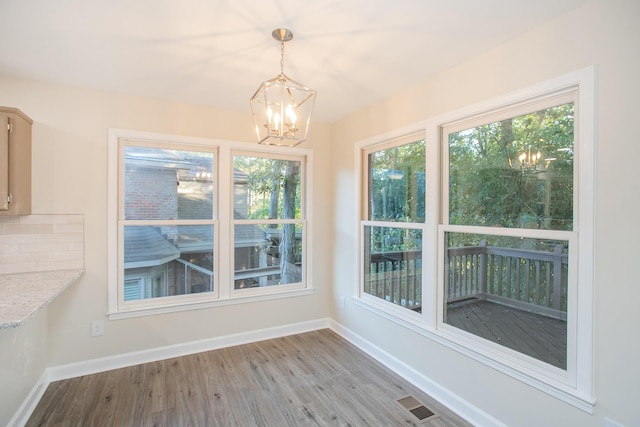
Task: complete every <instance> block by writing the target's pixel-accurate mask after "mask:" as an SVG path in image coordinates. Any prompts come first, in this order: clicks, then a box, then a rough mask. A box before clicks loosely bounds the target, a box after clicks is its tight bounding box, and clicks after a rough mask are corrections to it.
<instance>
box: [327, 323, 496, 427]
mask: <svg viewBox="0 0 640 427" xmlns="http://www.w3.org/2000/svg"><path fill="white" fill-rule="evenodd" d="M329 323H330V326H329V327H330V328H331V330H333V331H334V332H335V333H337V334H338V335H340V336H341V337H343V338H344V339H346V340H347V341H349V342H350V343H351V344H353V345H355V346H356V347H358V348H359V349H360V350H362V351H364V352H365V353H367V354H368V355H369V356H371V357H373V358H374V359H376V360H377V361H378V362H380V363H382V364H383V365H384V366H386V367H387V368H389V369H391V370H392V371H393V372H395V373H396V374H398V375H400V376H401V377H402V378H404V379H405V380H406V381H408V382H410V383H411V384H413V385H414V386H416V387H418V388H419V389H420V390H422V391H423V392H425V393H427V394H428V395H429V396H431V397H433V398H434V399H435V400H437V401H438V402H440V403H441V404H443V405H444V406H446V407H447V408H449V409H451V410H452V411H453V412H455V413H456V414H458V415H459V416H461V417H462V418H464V419H465V420H467V421H469V422H470V423H471V424H473V425H475V426H487V427H489V426H491V427H506V425H505V424H504V423H502V422H500V421H499V420H497V419H495V418H494V417H492V416H491V415H489V414H487V413H486V412H484V411H482V410H481V409H480V408H478V407H476V406H473V405H471V404H470V403H469V402H467V401H466V400H463V399H461V398H460V397H459V396H458V395H456V394H455V393H452V392H451V391H450V390H447V389H446V388H444V387H442V386H441V385H439V384H437V383H435V382H433V381H431V380H430V379H429V378H427V377H426V376H424V375H423V374H421V373H420V372H418V371H416V370H415V369H413V368H412V367H411V366H409V365H407V364H406V363H404V362H402V361H400V360H398V359H397V358H395V357H394V356H392V355H391V354H389V353H387V352H386V351H384V350H382V349H381V348H380V347H377V346H375V345H374V344H373V343H371V342H370V341H367V340H365V339H364V338H362V337H361V336H360V335H358V334H356V333H354V332H353V331H351V330H350V329H347V328H345V327H344V326H342V325H340V324H339V323H337V322H335V321H333V320H330V321H329Z"/></svg>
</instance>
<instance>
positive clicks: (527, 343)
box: [446, 299, 567, 369]
mask: <svg viewBox="0 0 640 427" xmlns="http://www.w3.org/2000/svg"><path fill="white" fill-rule="evenodd" d="M446 323H448V324H450V325H452V326H455V327H456V328H459V329H462V330H464V331H467V332H469V333H472V334H474V335H476V336H479V337H481V338H484V339H486V340H489V341H492V342H495V343H497V344H501V345H503V346H505V347H508V348H510V349H512V350H516V351H519V352H520V353H523V354H526V355H528V356H531V357H534V358H536V359H538V360H542V361H543V362H546V363H549V364H551V365H553V366H556V367H558V368H561V369H566V368H567V322H565V321H563V320H559V319H554V318H551V317H548V316H543V315H539V314H535V313H531V312H528V311H523V310H518V309H516V308H512V307H507V306H505V305H502V304H497V303H494V302H491V301H486V300H480V299H475V300H468V301H462V302H457V303H452V304H450V305H449V306H448V307H447V320H446Z"/></svg>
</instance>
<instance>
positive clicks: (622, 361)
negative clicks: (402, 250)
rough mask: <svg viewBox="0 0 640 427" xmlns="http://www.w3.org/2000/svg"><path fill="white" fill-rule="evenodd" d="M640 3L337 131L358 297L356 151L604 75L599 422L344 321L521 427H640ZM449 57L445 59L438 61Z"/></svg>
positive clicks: (406, 341) (550, 35) (437, 83)
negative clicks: (527, 90) (588, 73)
mask: <svg viewBox="0 0 640 427" xmlns="http://www.w3.org/2000/svg"><path fill="white" fill-rule="evenodd" d="M638 24H640V2H638V1H637V0H615V1H605V0H597V1H594V2H592V3H589V4H587V5H585V6H583V7H581V8H579V9H576V10H574V11H572V12H570V13H568V14H566V15H564V16H560V17H558V18H556V19H554V20H552V21H550V22H548V23H546V24H545V25H543V26H541V27H539V28H537V29H535V30H533V31H531V32H529V33H527V34H525V35H523V36H521V37H518V38H516V39H514V40H512V41H510V42H508V43H506V44H504V45H502V46H499V47H497V48H495V49H494V50H492V51H490V52H487V53H483V54H480V55H478V56H477V57H476V58H474V59H472V60H470V61H468V62H465V63H463V64H460V65H459V66H457V67H455V68H453V69H451V70H448V71H447V72H445V73H442V74H440V75H438V76H435V77H433V78H430V79H428V80H426V81H425V82H424V83H423V84H421V85H419V86H415V87H412V88H410V89H409V90H407V91H405V92H403V93H399V94H397V95H396V96H394V97H392V98H390V99H388V100H386V101H385V102H382V103H380V104H378V105H375V106H373V107H371V108H368V109H366V110H362V111H359V112H357V113H356V114H354V115H352V116H350V117H347V118H346V119H344V120H342V121H341V122H339V123H336V124H335V125H334V126H333V128H332V132H333V134H334V135H335V136H336V137H335V138H334V139H333V141H332V143H333V147H334V152H338V151H339V152H340V153H341V155H340V156H334V157H333V161H334V163H333V165H334V178H335V180H336V182H335V184H334V186H335V203H334V206H335V210H334V212H335V213H334V215H335V216H336V217H337V218H340V221H338V222H337V223H336V229H335V235H334V241H333V245H334V246H333V247H334V249H333V250H334V293H335V297H336V299H337V298H339V297H341V296H351V295H353V294H354V292H355V282H354V279H355V276H356V272H355V266H356V265H357V264H356V263H357V259H356V255H355V254H356V252H357V247H356V243H355V242H356V228H355V227H354V224H355V221H356V215H357V213H356V212H355V209H354V205H353V203H352V201H353V200H354V199H355V190H354V148H353V147H354V144H355V143H356V142H358V141H359V140H363V139H366V138H369V137H372V136H375V135H377V134H382V133H385V132H389V131H391V130H393V129H396V128H400V127H403V126H407V125H410V124H412V123H415V122H418V121H421V120H423V119H427V118H429V117H433V116H435V115H438V114H443V113H447V112H450V111H452V110H455V109H457V108H461V107H465V106H468V105H472V104H474V103H477V102H481V101H485V100H488V99H491V98H493V97H497V96H499V95H502V94H506V93H509V92H511V91H515V90H518V89H522V88H524V87H526V86H528V85H532V84H536V83H539V82H542V81H544V80H547V79H550V78H554V77H557V76H560V75H562V74H565V73H568V72H572V71H575V70H578V69H581V68H584V67H587V66H590V65H595V66H596V68H597V78H596V80H597V95H596V96H597V105H596V110H597V111H596V117H597V123H596V127H597V142H596V143H597V153H596V154H597V170H596V173H597V175H596V185H597V189H596V190H597V191H596V247H597V253H596V266H595V269H596V278H595V282H596V310H595V319H596V325H595V331H596V335H595V343H596V347H595V364H596V366H595V395H596V398H597V400H598V404H597V406H596V408H595V414H594V415H593V416H591V415H588V414H586V413H585V412H582V411H581V410H579V409H576V408H574V407H572V406H570V405H568V404H565V403H562V402H560V401H558V400H557V399H554V398H552V397H550V396H548V395H546V394H545V393H543V392H540V391H537V390H535V389H533V388H531V387H529V386H527V385H524V384H523V383H520V382H518V381H516V380H512V379H510V378H509V377H507V376H505V375H502V374H500V373H498V372H496V371H494V370H493V369H491V368H488V367H486V366H484V365H482V364H481V363H478V362H475V361H473V360H470V359H468V358H466V357H463V356H462V355H461V354H459V353H457V352H455V351H453V350H450V349H448V348H445V347H443V346H442V345H439V344H437V343H434V342H432V341H430V340H428V339H426V338H424V337H423V336H421V335H418V334H416V333H413V332H411V331H408V330H405V329H403V328H402V327H400V326H398V325H396V324H394V323H392V322H389V321H385V320H384V319H381V318H380V317H379V316H376V315H375V314H372V313H370V312H368V311H366V310H363V309H361V308H359V307H356V306H354V305H353V304H351V303H349V302H348V303H347V306H346V308H345V309H339V308H335V311H334V318H335V319H336V320H337V321H338V322H340V323H342V324H343V325H345V326H346V327H348V328H350V329H352V330H354V331H355V332H357V333H358V334H360V335H362V336H363V337H364V338H365V339H367V340H370V341H371V342H373V343H374V344H376V345H378V346H380V347H382V348H383V349H385V350H386V351H387V352H389V353H391V354H392V355H393V356H395V357H397V358H399V359H400V360H402V361H404V362H406V363H408V364H409V365H410V366H411V367H413V368H415V369H417V370H418V371H419V372H421V373H423V374H424V375H426V376H427V377H429V378H431V379H433V380H434V381H435V382H437V383H439V384H440V385H442V386H443V387H445V388H448V389H449V390H451V391H452V392H454V393H456V394H458V395H460V396H461V397H462V398H464V399H467V400H468V401H469V402H471V403H472V404H474V405H476V406H478V407H480V408H481V409H483V410H485V411H487V412H488V413H489V414H491V415H493V416H494V417H496V418H497V419H499V420H501V421H502V422H504V423H505V424H506V425H509V426H520V425H532V426H533V425H554V426H569V425H571V426H577V425H580V426H602V425H603V423H604V419H605V418H606V417H608V418H610V419H612V420H614V421H617V422H619V423H622V424H623V425H627V426H632V425H639V424H640V405H638V392H637V384H638V382H639V381H640V374H639V373H640V370H639V368H638V363H637V358H638V354H640V339H639V338H638V332H637V331H638V325H640V310H639V309H638V301H640V279H639V277H640V275H639V274H638V270H637V266H638V262H637V256H638V250H637V243H638V241H640V227H638V226H637V224H636V219H635V218H636V216H637V212H638V210H640V185H638V179H637V176H636V173H637V163H638V159H639V158H640V143H639V142H638V138H637V132H638V131H637V129H636V126H635V123H637V120H638V117H639V113H640V109H639V108H638V100H639V99H640V89H639V88H640V85H639V84H638V70H639V69H640V55H639V52H640V26H639V25H638ZM433 60H434V61H437V58H433Z"/></svg>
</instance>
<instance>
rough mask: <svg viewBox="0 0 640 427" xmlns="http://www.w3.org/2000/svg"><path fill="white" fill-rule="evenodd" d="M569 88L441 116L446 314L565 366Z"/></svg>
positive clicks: (461, 325)
mask: <svg viewBox="0 0 640 427" xmlns="http://www.w3.org/2000/svg"><path fill="white" fill-rule="evenodd" d="M576 94H577V92H575V91H571V92H569V93H567V94H562V95H558V96H550V97H545V98H544V99H542V100H540V101H538V102H537V103H535V104H534V105H530V104H526V105H523V106H521V107H517V108H513V107H512V108H509V109H507V110H505V111H503V112H501V114H499V117H497V118H496V117H495V116H494V117H492V118H491V120H492V121H491V122H486V120H487V119H486V116H482V117H477V118H475V119H474V122H463V123H462V124H457V125H448V126H445V127H443V137H442V139H443V144H445V145H446V149H445V167H444V168H443V169H444V170H445V171H446V170H448V176H445V177H444V179H443V180H442V182H443V183H444V186H445V191H444V192H443V194H444V195H445V198H446V199H447V200H448V203H447V202H445V203H443V204H442V210H443V214H442V218H443V224H442V225H441V232H442V233H443V241H444V247H443V251H444V266H443V271H444V283H443V286H444V290H443V293H444V305H443V307H442V309H443V322H444V323H446V324H448V325H452V326H454V327H456V328H458V329H460V330H464V331H466V332H468V333H470V334H473V335H475V336H477V337H481V338H483V339H484V340H487V341H490V342H492V343H495V344H498V345H501V346H504V347H506V348H509V349H511V350H514V351H517V352H520V353H522V354H525V355H527V356H530V357H533V358H535V359H537V360H540V361H542V362H545V363H548V364H550V365H552V366H555V367H558V368H560V369H563V370H566V369H567V357H568V355H567V345H568V341H567V331H568V329H567V308H568V305H567V301H568V300H569V299H571V298H572V296H571V295H569V287H568V284H569V272H570V271H571V270H572V269H573V268H575V267H574V265H573V261H571V262H570V259H571V258H570V256H569V255H570V254H571V253H572V252H573V251H574V250H575V249H576V248H574V244H575V242H576V241H577V240H576V239H577V233H576V232H575V231H574V228H575V224H574V213H573V211H574V182H575V181H574V165H575V159H574V151H575V146H574V122H575V120H574V106H575V103H574V101H575V98H576ZM475 123H478V124H475ZM576 219H577V218H576Z"/></svg>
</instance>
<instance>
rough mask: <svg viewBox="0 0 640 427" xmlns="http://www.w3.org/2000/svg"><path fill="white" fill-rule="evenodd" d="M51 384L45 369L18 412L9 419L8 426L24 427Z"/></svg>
mask: <svg viewBox="0 0 640 427" xmlns="http://www.w3.org/2000/svg"><path fill="white" fill-rule="evenodd" d="M48 386H49V377H48V375H47V371H46V370H45V371H44V372H43V373H42V375H40V378H38V381H37V382H36V383H35V385H34V386H33V387H32V388H31V391H30V392H29V394H28V395H27V397H26V398H25V399H24V401H23V402H22V405H20V407H19V408H18V410H17V411H16V413H15V414H14V415H13V418H11V419H10V420H9V424H7V427H22V426H24V425H25V424H26V423H27V421H28V420H29V417H30V416H31V414H32V413H33V411H34V409H36V406H38V402H40V399H41V398H42V395H43V394H44V392H45V390H47V387H48Z"/></svg>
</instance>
